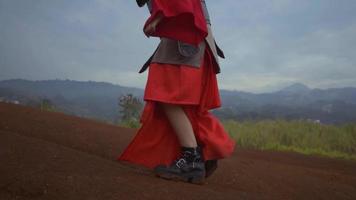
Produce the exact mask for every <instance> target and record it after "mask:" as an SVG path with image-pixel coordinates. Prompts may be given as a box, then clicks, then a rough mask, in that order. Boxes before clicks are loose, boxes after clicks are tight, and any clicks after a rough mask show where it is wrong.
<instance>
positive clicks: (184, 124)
mask: <svg viewBox="0 0 356 200" xmlns="http://www.w3.org/2000/svg"><path fill="white" fill-rule="evenodd" d="M160 105H161V106H162V108H163V110H164V111H165V113H166V116H167V117H168V119H169V122H170V123H171V125H172V127H173V129H174V130H175V132H176V134H177V137H178V139H179V142H180V144H181V145H182V146H184V147H197V141H196V139H195V135H194V132H193V128H192V124H191V123H190V121H189V119H188V117H187V116H186V114H185V112H184V110H183V109H182V108H181V107H180V106H179V105H174V104H168V103H160Z"/></svg>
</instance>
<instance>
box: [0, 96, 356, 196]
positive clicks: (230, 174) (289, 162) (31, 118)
mask: <svg viewBox="0 0 356 200" xmlns="http://www.w3.org/2000/svg"><path fill="white" fill-rule="evenodd" d="M135 131H136V130H135V129H127V128H122V127H117V126H113V125H109V124H104V123H101V122H97V121H94V120H88V119H83V118H79V117H73V116H68V115H65V114H62V113H53V112H46V111H41V110H38V109H34V108H30V107H25V106H20V105H13V104H6V103H0V163H1V164H0V199H105V200H109V199H182V198H186V199H356V162H354V161H344V160H337V159H327V158H319V157H309V156H303V155H300V154H295V153H280V152H270V151H269V152H263V151H254V150H247V149H241V148H237V149H236V151H235V152H234V154H233V155H232V156H231V157H229V158H227V159H224V160H221V161H220V162H219V168H218V170H217V171H216V172H215V174H214V175H212V176H211V177H210V178H209V179H207V180H206V184H205V185H203V186H200V185H193V184H187V183H180V182H171V181H166V180H162V179H159V178H156V177H155V176H154V175H153V174H152V172H151V171H150V170H147V169H145V168H142V167H138V166H133V165H129V164H127V163H120V162H118V161H116V157H117V156H118V155H119V154H120V152H121V151H122V150H123V149H124V148H125V147H126V145H128V143H129V142H130V140H131V139H132V137H133V136H134V134H135Z"/></svg>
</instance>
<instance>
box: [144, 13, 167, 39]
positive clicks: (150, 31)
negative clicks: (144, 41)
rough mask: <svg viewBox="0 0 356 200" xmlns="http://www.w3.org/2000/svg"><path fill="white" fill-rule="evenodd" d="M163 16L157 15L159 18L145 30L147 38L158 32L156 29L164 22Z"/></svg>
mask: <svg viewBox="0 0 356 200" xmlns="http://www.w3.org/2000/svg"><path fill="white" fill-rule="evenodd" d="M162 18H163V15H161V14H160V15H157V17H156V18H155V19H154V20H153V21H152V22H151V23H150V24H148V25H147V26H146V27H145V29H144V30H143V32H144V33H145V35H146V36H147V37H149V36H150V35H152V34H153V33H154V32H156V27H157V25H158V23H159V22H160V21H161V20H162Z"/></svg>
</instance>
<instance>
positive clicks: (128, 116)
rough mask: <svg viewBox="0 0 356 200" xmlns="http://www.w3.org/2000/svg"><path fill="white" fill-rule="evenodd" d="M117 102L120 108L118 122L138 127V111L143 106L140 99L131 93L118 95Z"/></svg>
mask: <svg viewBox="0 0 356 200" xmlns="http://www.w3.org/2000/svg"><path fill="white" fill-rule="evenodd" d="M118 104H119V107H120V108H121V110H120V113H121V121H120V122H119V124H120V125H123V126H128V127H131V128H138V127H139V126H140V121H139V120H140V113H141V111H142V108H143V103H142V101H141V100H140V99H139V98H138V97H134V96H133V95H132V94H127V95H121V96H120V97H119V102H118Z"/></svg>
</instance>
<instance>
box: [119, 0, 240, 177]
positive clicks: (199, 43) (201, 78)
mask: <svg viewBox="0 0 356 200" xmlns="http://www.w3.org/2000/svg"><path fill="white" fill-rule="evenodd" d="M136 1H137V4H138V5H139V6H140V7H142V6H144V5H145V4H147V6H148V8H149V10H150V13H151V16H150V17H149V18H148V20H147V21H146V23H145V26H144V33H145V34H146V35H147V36H148V37H150V36H152V37H159V38H160V39H161V42H160V44H159V45H158V47H157V49H156V50H155V52H154V53H153V55H152V56H151V57H150V58H149V59H148V61H147V62H146V63H145V64H144V66H143V67H142V68H141V70H140V71H139V73H142V72H144V71H145V70H146V69H148V78H147V83H146V88H145V93H144V100H145V101H146V104H145V107H144V110H143V112H142V114H141V118H140V122H141V123H142V126H141V127H140V129H139V130H138V132H137V134H136V136H135V138H134V139H133V140H132V142H131V143H130V144H129V145H128V147H127V148H126V149H125V151H124V152H123V153H122V154H121V155H120V156H119V157H118V160H121V161H129V162H131V163H136V164H140V165H143V166H146V167H149V168H151V169H154V172H155V174H156V175H157V176H159V177H162V178H165V179H174V180H181V181H185V182H191V183H197V184H201V183H203V182H204V179H205V178H206V177H209V176H210V175H211V174H212V173H213V172H214V170H215V169H216V168H217V160H218V159H222V158H225V157H227V156H229V155H230V154H231V153H232V152H233V150H234V147H235V142H234V141H233V140H232V139H231V138H229V136H228V135H227V133H226V131H225V130H224V128H223V126H222V124H221V123H220V122H219V121H218V119H217V118H215V117H214V116H213V115H212V114H211V113H210V112H209V110H211V109H214V108H218V107H220V106H221V101H220V96H219V90H218V85H217V79H216V74H218V73H220V67H219V63H218V56H220V57H224V54H223V52H222V51H221V50H220V49H219V48H218V47H217V45H216V43H215V40H214V38H213V36H212V33H211V28H210V25H211V23H210V18H209V14H208V10H207V9H206V4H205V1H204V0H136Z"/></svg>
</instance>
